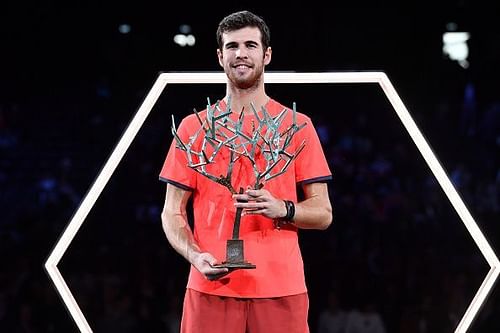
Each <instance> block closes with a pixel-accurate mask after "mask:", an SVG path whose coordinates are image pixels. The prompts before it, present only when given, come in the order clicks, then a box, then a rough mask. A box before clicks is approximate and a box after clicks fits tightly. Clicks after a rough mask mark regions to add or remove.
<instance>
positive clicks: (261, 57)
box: [217, 27, 271, 89]
mask: <svg viewBox="0 0 500 333" xmlns="http://www.w3.org/2000/svg"><path fill="white" fill-rule="evenodd" d="M222 42H223V46H222V50H221V49H218V50H217V55H218V57H219V64H220V65H221V66H222V68H224V72H225V73H226V75H227V76H228V78H229V80H230V81H231V82H232V83H233V84H234V85H235V86H236V87H237V88H239V89H248V88H251V87H253V86H256V85H257V84H258V82H259V80H260V79H261V77H262V73H263V72H264V66H265V65H267V64H269V62H270V61H271V48H270V47H268V48H267V50H265V51H264V49H263V45H262V42H261V35H260V30H259V29H258V28H254V27H246V28H243V29H239V30H234V31H230V32H226V33H223V34H222Z"/></svg>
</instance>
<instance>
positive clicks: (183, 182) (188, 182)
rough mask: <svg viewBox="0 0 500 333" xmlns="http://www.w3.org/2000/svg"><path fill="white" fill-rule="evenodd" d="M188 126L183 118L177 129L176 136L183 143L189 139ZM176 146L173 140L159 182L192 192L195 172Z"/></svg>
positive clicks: (185, 155)
mask: <svg viewBox="0 0 500 333" xmlns="http://www.w3.org/2000/svg"><path fill="white" fill-rule="evenodd" d="M188 124H189V120H188V118H184V119H183V120H182V122H181V124H180V125H179V127H178V129H177V135H178V136H179V137H180V139H181V140H182V142H184V143H186V142H188V141H189V138H190V133H189V125H188ZM191 135H192V134H191ZM176 146H177V142H176V140H175V138H173V139H172V143H171V144H170V148H169V150H168V153H167V157H166V158H165V162H164V163H163V167H162V169H161V172H160V180H162V181H164V182H167V183H170V184H172V185H175V186H177V187H179V188H181V189H183V190H187V191H193V190H194V189H195V188H196V172H195V171H194V170H193V169H191V168H190V167H189V166H188V158H187V153H186V152H185V151H184V150H181V149H179V148H177V147H176Z"/></svg>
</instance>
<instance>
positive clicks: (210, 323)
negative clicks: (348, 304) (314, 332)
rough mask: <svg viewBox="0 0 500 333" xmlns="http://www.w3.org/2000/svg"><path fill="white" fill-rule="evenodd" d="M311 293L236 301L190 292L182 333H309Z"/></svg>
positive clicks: (235, 299) (187, 293)
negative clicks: (308, 316) (309, 296)
mask: <svg viewBox="0 0 500 333" xmlns="http://www.w3.org/2000/svg"><path fill="white" fill-rule="evenodd" d="M308 309H309V298H308V296H307V293H304V294H299V295H292V296H285V297H276V298H234V297H223V296H215V295H209V294H205V293H200V292H198V291H195V290H192V289H189V288H188V289H186V295H185V297H184V310H183V314H182V322H181V333H212V332H213V333H225V332H228V333H229V332H230V333H283V332H286V333H309V326H308V325H307V313H308Z"/></svg>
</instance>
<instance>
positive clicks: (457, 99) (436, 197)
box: [0, 1, 500, 333]
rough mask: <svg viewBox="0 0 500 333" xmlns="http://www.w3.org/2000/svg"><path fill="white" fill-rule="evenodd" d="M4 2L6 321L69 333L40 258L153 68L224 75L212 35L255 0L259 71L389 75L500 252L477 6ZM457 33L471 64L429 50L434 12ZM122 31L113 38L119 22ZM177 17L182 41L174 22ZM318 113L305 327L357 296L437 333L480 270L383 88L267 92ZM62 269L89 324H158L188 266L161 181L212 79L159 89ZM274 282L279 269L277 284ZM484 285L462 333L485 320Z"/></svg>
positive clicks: (1, 180)
mask: <svg viewBox="0 0 500 333" xmlns="http://www.w3.org/2000/svg"><path fill="white" fill-rule="evenodd" d="M173 5H174V4H173V3H169V2H154V1H142V2H141V3H133V4H132V3H109V2H107V3H98V2H94V1H87V2H83V1H82V2H68V1H64V2H63V1H38V2H36V1H17V2H13V1H11V2H9V1H8V2H5V3H3V4H2V7H3V8H2V10H1V14H0V15H1V20H0V34H1V35H0V38H1V40H0V41H1V51H2V56H1V68H2V72H1V73H2V74H1V76H0V84H1V86H0V205H1V211H2V214H1V218H0V253H1V258H2V268H1V269H0V331H1V332H4V331H5V332H72V331H77V328H76V326H75V325H74V323H73V321H72V319H71V317H70V316H69V314H68V313H67V312H66V310H65V307H64V304H63V303H62V301H61V300H60V299H59V298H58V295H57V292H56V291H55V289H54V288H53V285H52V283H51V281H50V280H49V278H48V276H47V275H46V274H45V271H44V269H43V263H44V262H45V260H46V258H47V256H48V255H49V253H50V252H51V250H52V247H53V246H54V244H55V243H56V241H57V239H58V237H59V236H60V235H61V233H62V232H63V230H64V228H65V226H66V225H67V223H68V222H69V220H70V218H71V216H72V214H73V213H74V211H75V210H76V209H77V207H78V205H79V203H80V201H81V200H82V198H83V197H84V195H85V193H86V191H87V190H88V189H89V187H90V185H91V184H92V182H93V180H94V179H95V177H96V176H97V175H98V172H99V170H100V168H101V167H102V166H103V165H104V162H105V161H106V159H107V157H108V156H109V154H110V153H111V151H112V149H113V147H114V145H115V144H116V143H117V142H118V140H119V138H120V136H121V134H122V133H123V131H124V129H125V128H126V126H127V124H128V122H129V121H130V120H131V118H132V117H133V115H134V113H135V111H136V110H137V108H138V107H139V106H140V104H141V102H142V100H143V99H144V97H145V96H146V94H147V92H148V91H149V89H150V88H151V86H152V84H153V83H154V81H155V80H156V78H157V76H158V74H159V73H160V72H162V71H215V70H217V71H218V70H220V68H219V66H218V63H217V59H216V52H215V51H216V47H217V45H216V41H215V30H216V27H217V23H218V22H219V21H220V19H221V18H222V17H223V16H224V15H226V14H229V13H230V12H232V11H234V10H240V9H249V10H252V11H254V12H255V13H257V14H259V15H261V16H263V17H264V19H265V20H266V21H267V22H268V24H269V26H270V28H271V45H272V47H273V52H274V53H273V59H272V62H271V64H270V65H269V66H268V68H267V71H290V70H294V71H307V72H310V71H352V70H381V71H384V72H386V73H387V75H388V76H389V78H390V79H391V81H392V83H393V84H394V85H395V87H396V89H397V91H398V92H399V94H400V96H401V98H402V100H403V101H404V103H405V105H406V106H407V107H408V109H409V111H410V112H411V114H412V115H413V117H414V118H415V121H416V122H417V124H418V125H419V126H420V128H421V130H422V132H423V133H424V136H425V137H426V138H427V139H428V141H429V143H430V145H431V147H432V148H433V150H434V151H435V152H436V154H437V155H438V156H439V159H440V161H441V162H442V164H443V167H444V168H445V170H446V172H447V173H448V174H449V175H450V176H451V178H452V180H453V182H454V184H455V186H456V188H457V190H458V191H459V193H460V195H461V196H462V198H463V199H464V201H465V203H466V205H467V206H468V208H469V209H470V211H471V213H472V215H473V216H474V217H475V219H476V221H477V223H478V225H479V226H480V228H481V229H482V230H483V231H484V233H485V234H486V237H487V238H488V240H489V241H490V242H491V245H492V246H493V247H494V249H495V250H496V252H498V250H497V249H498V246H499V239H498V234H499V230H498V217H499V211H500V208H499V207H500V203H499V191H500V168H499V166H500V163H499V156H500V154H499V144H500V139H499V134H500V120H499V118H500V107H499V103H500V95H499V93H498V83H497V82H496V79H497V77H499V74H500V65H499V61H498V59H500V54H499V53H500V47H499V45H498V41H499V40H500V27H499V26H498V23H497V21H498V17H499V15H498V14H499V11H498V10H497V8H496V6H495V5H494V4H493V2H492V4H489V5H488V4H483V3H481V2H478V1H474V2H472V1H444V2H440V3H439V4H436V3H432V4H431V3H428V4H426V3H423V2H419V3H418V5H415V4H406V8H399V7H394V6H389V5H383V4H377V6H375V5H372V6H362V5H359V6H354V5H352V6H349V7H347V6H345V5H340V4H338V3H337V2H332V3H329V4H324V3H320V2H319V1H318V2H315V1H308V2H307V3H300V4H298V3H289V4H286V5H284V4H280V5H278V4H275V5H271V4H270V3H267V4H265V5H264V4H262V5H256V4H251V5H248V6H243V5H240V4H238V3H237V2H235V1H226V2H217V3H203V4H197V3H194V2H193V3H177V4H175V7H177V9H174V6H173ZM450 21H452V22H455V23H457V25H458V30H459V31H468V32H470V33H471V39H470V40H469V41H468V46H469V50H470V55H469V62H470V67H469V68H468V69H464V68H461V67H460V66H459V65H458V64H457V63H456V62H454V61H451V60H449V59H447V58H446V57H445V56H443V54H442V42H441V38H442V34H443V32H445V31H446V24H447V23H448V22H450ZM124 23H127V24H130V25H131V32H130V33H129V34H121V33H120V32H119V31H118V27H119V25H120V24H124ZM181 24H189V25H190V26H191V27H192V34H193V35H195V37H196V45H195V46H194V47H184V48H182V47H179V46H178V45H176V44H174V43H173V35H174V34H175V33H178V29H179V25H181ZM268 91H269V93H270V94H271V95H272V96H273V97H276V98H277V99H279V100H281V101H283V102H284V103H285V104H288V105H290V104H291V102H294V101H295V102H297V103H298V107H299V110H301V111H303V112H305V113H307V114H308V115H310V116H311V118H312V119H313V122H314V123H315V124H316V125H317V127H318V131H319V132H320V136H321V138H322V141H323V144H324V148H325V153H326V155H327V158H328V160H329V162H330V166H331V169H332V172H333V174H334V181H333V182H332V183H331V184H330V185H331V193H330V195H331V198H332V203H333V206H334V209H335V218H334V224H333V225H332V226H331V227H330V228H329V229H328V230H327V231H325V232H318V231H304V232H301V234H300V237H301V246H302V249H303V254H304V262H305V269H306V275H307V280H308V286H309V292H310V301H311V309H310V326H311V331H312V332H316V331H317V326H318V318H319V316H320V313H321V312H322V310H324V309H325V308H326V307H327V294H328V293H330V292H332V293H334V294H335V295H337V296H338V297H339V299H340V300H341V305H342V308H343V309H344V310H345V311H351V310H355V309H362V308H363V305H365V304H367V303H370V304H372V305H374V308H375V309H376V311H377V312H378V313H379V314H380V315H381V317H382V319H383V321H384V324H385V326H386V329H387V331H388V332H421V333H423V332H451V331H453V330H454V328H455V327H456V324H457V322H458V320H459V319H460V318H461V317H462V316H463V313H464V311H465V309H466V307H467V306H468V304H469V303H470V300H471V299H472V297H473V295H474V294H475V292H476V291H477V289H478V288H479V285H480V283H481V281H482V280H483V278H484V276H485V274H486V272H487V271H488V268H489V266H488V265H487V263H486V261H485V260H484V259H483V258H482V256H481V254H480V252H479V250H478V248H477V247H476V245H475V244H474V242H473V240H472V238H471V237H470V235H469V234H468V232H467V231H466V230H465V227H464V226H463V224H462V223H461V221H460V218H459V217H458V216H457V214H456V213H455V212H454V210H453V208H452V207H451V205H450V204H449V202H448V200H447V199H446V197H445V195H444V193H443V192H442V190H440V188H439V186H437V185H436V183H435V181H434V180H433V176H432V174H431V173H430V171H429V170H428V168H427V166H426V165H425V163H424V161H423V159H422V158H421V156H420V154H419V153H418V151H417V150H416V148H415V147H414V145H413V144H412V142H411V141H410V139H409V137H408V136H407V134H406V132H405V131H404V129H403V128H402V126H401V124H400V122H399V120H398V119H397V118H396V116H395V115H394V112H393V111H392V110H391V107H390V105H389V104H388V102H387V100H386V99H385V97H384V95H383V94H382V92H381V91H380V89H379V88H378V87H377V86H375V85H366V86H365V85H338V86H335V87H333V86H330V85H318V86H307V85H306V86H295V87H292V86H272V85H271V86H269V88H268ZM166 92H167V93H164V94H163V95H162V96H161V98H160V100H159V102H158V104H157V105H156V106H155V108H154V109H153V111H152V113H151V115H150V116H149V118H148V119H147V121H146V122H145V124H144V126H143V128H142V129H141V131H140V133H139V135H138V136H137V138H136V139H135V140H134V142H133V144H132V146H131V147H130V149H129V150H128V152H127V154H126V155H125V157H124V159H123V160H122V162H121V164H120V165H119V167H118V168H117V170H116V173H115V175H114V177H113V178H112V180H111V181H110V182H109V184H108V186H107V187H106V189H105V190H104V192H103V193H102V195H101V197H100V198H99V200H98V201H97V203H96V205H95V207H94V208H93V210H92V211H91V212H90V214H89V216H88V218H87V219H86V221H85V224H84V225H83V226H82V228H81V229H80V231H79V233H78V234H77V236H76V237H75V239H74V241H73V243H72V244H71V246H70V248H69V249H68V251H67V253H66V254H65V256H64V257H63V259H62V260H61V263H60V264H59V268H60V270H61V272H62V274H63V276H64V277H65V278H66V281H67V283H68V285H69V286H70V288H71V290H72V292H73V293H74V296H75V298H76V300H77V301H78V303H79V305H80V306H81V308H82V310H83V311H84V313H85V315H86V317H87V320H88V321H89V323H90V325H91V327H92V328H93V329H94V331H96V332H129V331H130V332H132V331H134V332H135V331H137V332H139V331H140V332H157V331H158V332H169V330H168V327H169V325H173V326H175V323H176V320H177V319H178V317H179V311H180V310H179V304H180V300H181V299H182V295H183V290H184V287H185V282H186V274H187V269H188V267H187V264H186V263H185V261H184V260H183V259H181V258H180V256H178V255H177V254H176V253H175V252H174V251H173V250H172V249H171V248H170V246H169V245H168V243H167V241H166V239H165V237H164V235H163V231H162V229H161V223H160V218H159V214H160V211H161V207H162V204H163V196H164V184H162V183H160V182H159V181H158V180H157V177H158V173H159V169H160V168H161V164H162V162H163V158H164V155H165V152H166V150H167V148H168V145H169V143H170V140H171V135H170V132H169V126H170V114H175V115H176V118H177V119H179V120H180V118H181V117H182V116H183V115H187V114H188V113H190V112H191V110H192V108H193V107H196V108H198V109H200V108H203V106H204V104H205V99H206V97H210V98H211V99H213V100H216V99H217V98H221V97H222V96H223V93H224V91H223V86H196V87H175V86H172V87H168V88H167V90H166ZM284 278H286V277H284ZM496 313H499V303H498V290H497V289H494V290H493V292H492V294H491V296H490V298H489V299H488V300H487V303H486V305H485V307H484V308H483V310H482V311H481V312H480V314H479V316H478V318H477V320H476V321H475V322H474V323H473V325H472V328H471V332H493V331H498V329H499V327H498V323H496V322H497V321H498V320H494V314H496Z"/></svg>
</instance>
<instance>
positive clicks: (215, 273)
mask: <svg viewBox="0 0 500 333" xmlns="http://www.w3.org/2000/svg"><path fill="white" fill-rule="evenodd" d="M192 264H193V266H194V267H195V268H196V269H197V270H198V271H199V272H200V273H201V274H203V275H205V277H206V278H207V279H208V280H211V281H212V280H217V279H220V278H221V277H223V276H225V275H227V274H229V273H230V271H229V269H227V268H222V267H214V265H215V264H217V259H215V258H214V257H213V256H212V255H211V254H210V253H208V252H202V253H199V254H197V255H196V256H195V257H194V258H193V261H192Z"/></svg>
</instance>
